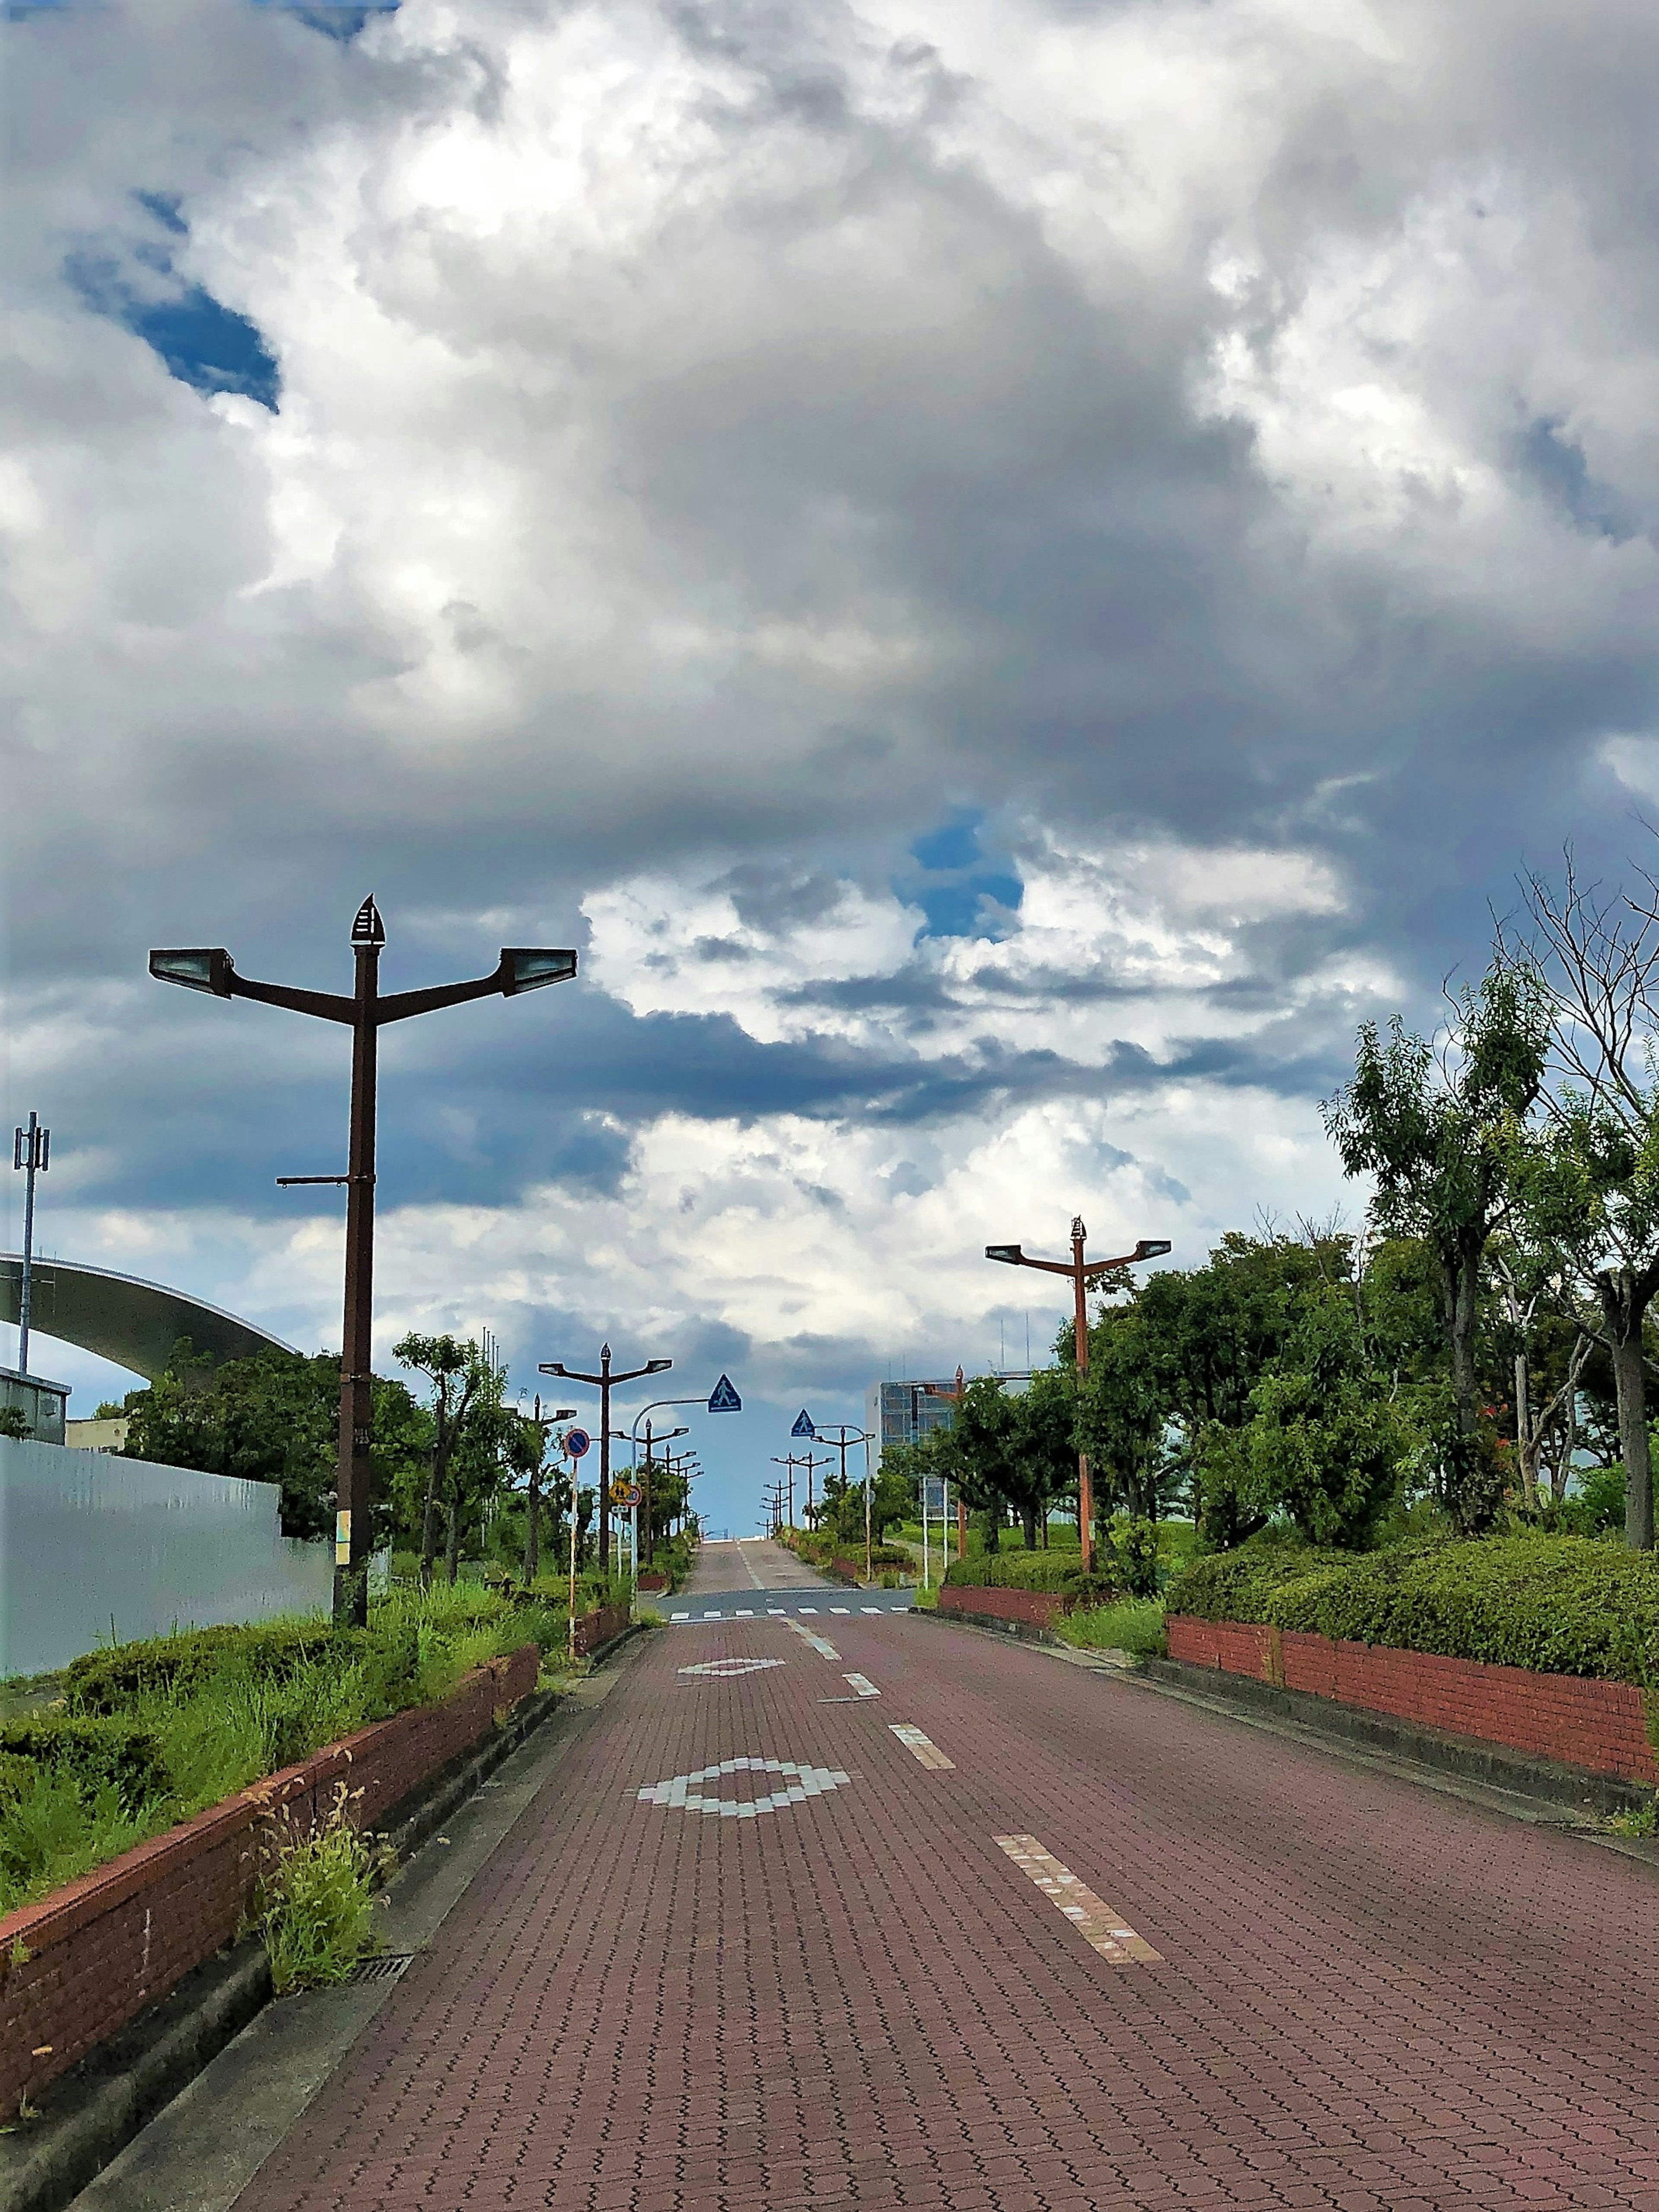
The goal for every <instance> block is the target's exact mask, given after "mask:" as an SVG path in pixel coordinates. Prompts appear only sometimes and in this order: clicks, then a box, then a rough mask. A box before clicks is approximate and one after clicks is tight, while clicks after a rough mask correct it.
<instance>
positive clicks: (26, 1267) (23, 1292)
mask: <svg viewBox="0 0 1659 2212" xmlns="http://www.w3.org/2000/svg"><path fill="white" fill-rule="evenodd" d="M51 1162H52V1131H51V1130H50V1129H43V1128H42V1127H40V1120H39V1118H38V1117H37V1116H36V1115H33V1114H31V1115H29V1125H28V1127H27V1129H19V1130H18V1131H17V1132H16V1133H15V1136H14V1137H13V1139H12V1147H11V1164H12V1166H13V1167H14V1168H21V1170H22V1171H23V1178H24V1180H23V1280H22V1285H21V1288H20V1290H19V1291H18V1297H17V1371H18V1373H19V1374H20V1375H27V1373H28V1371H29V1294H30V1291H31V1290H32V1288H33V1279H34V1178H35V1177H36V1176H38V1175H45V1173H46V1170H47V1168H48V1167H49V1166H50V1164H51Z"/></svg>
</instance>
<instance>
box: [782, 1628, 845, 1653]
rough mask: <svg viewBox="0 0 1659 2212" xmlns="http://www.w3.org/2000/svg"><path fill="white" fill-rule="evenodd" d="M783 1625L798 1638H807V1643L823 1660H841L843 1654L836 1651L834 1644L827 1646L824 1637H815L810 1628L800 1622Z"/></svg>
mask: <svg viewBox="0 0 1659 2212" xmlns="http://www.w3.org/2000/svg"><path fill="white" fill-rule="evenodd" d="M783 1625H784V1626H785V1627H786V1628H792V1629H793V1631H794V1632H795V1634H796V1635H797V1636H801V1637H805V1639H806V1641H807V1643H809V1644H811V1647H812V1649H813V1650H814V1651H816V1652H817V1655H818V1656H819V1657H820V1658H821V1659H839V1658H840V1656H841V1654H840V1652H839V1651H837V1650H836V1647H835V1645H834V1644H826V1643H825V1642H824V1640H823V1637H821V1636H815V1635H814V1634H813V1633H812V1631H811V1629H810V1628H803V1627H802V1626H801V1625H800V1623H799V1621H798V1620H786V1621H785V1622H784V1624H783Z"/></svg>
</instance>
